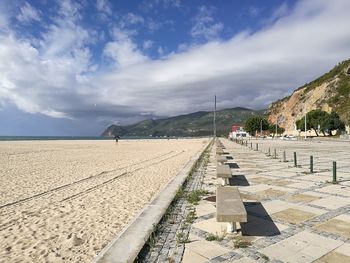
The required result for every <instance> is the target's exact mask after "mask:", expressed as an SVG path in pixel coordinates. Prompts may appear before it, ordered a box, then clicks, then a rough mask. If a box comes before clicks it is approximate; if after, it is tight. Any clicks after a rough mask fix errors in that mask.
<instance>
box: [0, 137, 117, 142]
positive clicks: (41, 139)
mask: <svg viewBox="0 0 350 263" xmlns="http://www.w3.org/2000/svg"><path fill="white" fill-rule="evenodd" d="M57 140H113V138H111V137H99V136H0V141H57Z"/></svg>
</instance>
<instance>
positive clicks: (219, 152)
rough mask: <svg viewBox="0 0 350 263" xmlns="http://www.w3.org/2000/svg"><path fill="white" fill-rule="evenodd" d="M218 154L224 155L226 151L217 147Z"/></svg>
mask: <svg viewBox="0 0 350 263" xmlns="http://www.w3.org/2000/svg"><path fill="white" fill-rule="evenodd" d="M216 154H220V155H221V154H224V151H223V149H222V148H221V147H216Z"/></svg>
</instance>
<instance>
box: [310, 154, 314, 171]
mask: <svg viewBox="0 0 350 263" xmlns="http://www.w3.org/2000/svg"><path fill="white" fill-rule="evenodd" d="M313 173H314V157H313V156H312V155H311V156H310V174H313Z"/></svg>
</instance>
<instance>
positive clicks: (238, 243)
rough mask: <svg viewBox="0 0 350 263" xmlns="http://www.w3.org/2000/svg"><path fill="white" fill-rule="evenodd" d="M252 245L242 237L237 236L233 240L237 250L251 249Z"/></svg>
mask: <svg viewBox="0 0 350 263" xmlns="http://www.w3.org/2000/svg"><path fill="white" fill-rule="evenodd" d="M251 244H252V243H251V242H250V241H248V240H245V239H243V238H242V237H241V236H235V237H234V238H233V246H234V247H235V248H246V247H249V246H250V245H251Z"/></svg>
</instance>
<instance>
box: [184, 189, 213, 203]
mask: <svg viewBox="0 0 350 263" xmlns="http://www.w3.org/2000/svg"><path fill="white" fill-rule="evenodd" d="M207 194H208V191H206V190H194V191H192V192H189V193H188V195H187V201H188V202H189V203H191V204H194V205H197V204H198V202H199V201H200V200H201V196H203V195H207Z"/></svg>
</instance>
